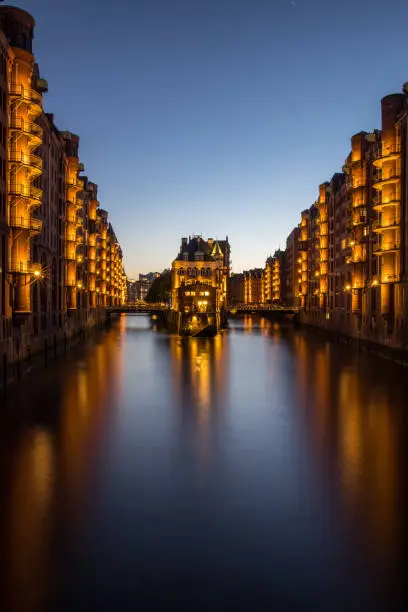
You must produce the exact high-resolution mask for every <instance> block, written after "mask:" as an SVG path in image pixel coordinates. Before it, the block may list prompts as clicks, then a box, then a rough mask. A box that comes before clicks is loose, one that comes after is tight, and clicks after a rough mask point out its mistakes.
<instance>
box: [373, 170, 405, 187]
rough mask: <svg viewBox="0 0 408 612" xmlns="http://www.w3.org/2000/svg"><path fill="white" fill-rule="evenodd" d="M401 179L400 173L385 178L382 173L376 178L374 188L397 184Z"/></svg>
mask: <svg viewBox="0 0 408 612" xmlns="http://www.w3.org/2000/svg"><path fill="white" fill-rule="evenodd" d="M400 178H401V175H400V174H399V173H398V172H393V173H391V174H389V175H388V176H384V175H383V173H382V172H379V173H378V174H377V176H375V177H374V183H373V186H374V187H375V188H377V187H382V186H383V185H386V184H387V183H395V182H396V181H399V180H400Z"/></svg>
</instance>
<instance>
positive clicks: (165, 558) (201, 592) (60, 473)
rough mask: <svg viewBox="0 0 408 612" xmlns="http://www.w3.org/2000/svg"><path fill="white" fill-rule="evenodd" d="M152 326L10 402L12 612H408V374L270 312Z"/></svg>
mask: <svg viewBox="0 0 408 612" xmlns="http://www.w3.org/2000/svg"><path fill="white" fill-rule="evenodd" d="M148 325H149V322H148V319H146V318H143V317H130V318H128V319H126V318H125V317H123V318H122V319H121V321H120V324H119V325H118V327H117V328H116V329H112V330H111V331H110V332H109V333H108V334H106V335H105V336H103V337H102V339H101V340H100V342H99V343H94V344H92V345H90V346H89V347H87V349H86V351H82V354H79V355H78V356H76V357H75V358H72V360H70V361H69V362H65V363H62V364H59V365H57V366H52V367H50V368H49V369H48V370H47V371H43V372H37V373H34V374H33V375H31V376H29V377H28V378H26V379H25V380H24V382H23V384H22V386H21V387H20V389H19V391H18V394H17V396H16V395H14V396H13V398H10V399H9V400H8V402H7V405H5V402H4V401H3V402H2V408H3V409H2V411H1V414H0V545H1V546H0V562H1V566H0V608H1V609H2V610H13V611H14V610H27V611H29V612H32V611H35V612H37V611H41V612H42V611H43V610H56V611H59V610H63V611H64V612H65V611H70V612H71V611H77V610H105V609H107V610H118V611H119V610H120V611H122V610H149V611H150V610H152V611H154V610H157V609H165V610H173V609H174V610H181V609H183V610H184V609H188V610H191V611H192V612H193V611H194V610H236V609H240V610H241V609H245V610H268V611H269V610H328V611H329V610H330V611H331V610H346V608H351V609H357V608H359V609H361V610H398V609H400V607H399V606H400V605H402V603H403V599H402V598H403V582H404V577H405V568H406V566H405V564H406V557H407V556H406V552H407V544H406V542H405V540H406V539H407V533H406V531H407V530H406V509H407V504H406V499H407V495H406V494H407V482H406V469H405V467H406V465H407V448H408V441H407V431H408V427H407V425H408V418H407V417H408V381H407V379H408V371H407V370H403V369H402V368H400V367H398V366H395V365H393V364H390V363H388V362H385V361H382V360H380V359H378V358H375V357H371V356H369V355H358V354H356V353H355V352H354V351H352V350H351V349H350V348H348V347H345V346H338V345H330V344H329V343H326V342H325V341H323V340H322V339H320V338H318V337H315V336H313V335H312V334H308V333H306V332H293V330H291V329H280V328H278V327H276V326H275V327H274V326H272V325H271V324H269V323H267V322H264V321H263V320H259V319H252V318H250V317H248V318H246V319H242V320H241V321H240V322H236V323H235V325H234V327H232V328H231V330H230V331H229V332H228V333H224V334H223V335H221V336H218V337H217V338H215V339H211V340H210V339H196V340H183V341H182V340H180V339H179V338H177V337H168V336H166V335H163V334H159V333H155V332H152V331H149V329H148ZM1 602H4V604H2V603H1Z"/></svg>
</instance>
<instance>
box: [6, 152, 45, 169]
mask: <svg viewBox="0 0 408 612" xmlns="http://www.w3.org/2000/svg"><path fill="white" fill-rule="evenodd" d="M9 159H10V161H11V162H12V163H14V164H21V165H22V166H26V167H27V168H29V169H30V170H31V172H32V173H33V174H36V175H39V174H41V172H42V165H43V163H42V159H41V157H38V155H33V154H32V153H25V152H24V151H16V150H13V149H12V150H11V151H10V157H9Z"/></svg>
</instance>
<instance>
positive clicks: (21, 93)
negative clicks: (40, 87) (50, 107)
mask: <svg viewBox="0 0 408 612" xmlns="http://www.w3.org/2000/svg"><path fill="white" fill-rule="evenodd" d="M9 96H10V97H11V98H16V97H19V98H22V99H23V100H26V101H27V102H31V103H33V104H37V105H38V106H41V107H42V96H41V94H40V93H38V91H35V89H29V88H28V87H24V86H23V85H16V84H15V83H11V85H10V86H9Z"/></svg>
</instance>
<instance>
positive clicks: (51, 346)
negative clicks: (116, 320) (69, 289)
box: [0, 308, 110, 394]
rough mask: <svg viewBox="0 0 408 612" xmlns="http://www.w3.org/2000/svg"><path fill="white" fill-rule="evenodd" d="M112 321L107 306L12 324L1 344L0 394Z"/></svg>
mask: <svg viewBox="0 0 408 612" xmlns="http://www.w3.org/2000/svg"><path fill="white" fill-rule="evenodd" d="M109 324H110V317H109V316H108V312H107V309H106V308H95V309H90V310H88V311H85V312H81V311H80V310H78V311H72V312H70V313H68V314H66V315H65V317H64V318H63V319H62V320H61V321H55V322H54V321H53V320H52V319H51V320H50V319H49V318H46V319H44V320H43V321H41V319H40V320H39V321H38V322H37V321H36V320H34V319H33V320H31V321H30V322H27V324H24V325H19V326H13V327H12V332H11V333H10V335H9V337H8V338H5V339H3V340H2V341H1V343H0V394H1V393H2V392H4V391H5V390H6V388H7V386H8V385H9V384H10V383H12V382H14V381H16V380H19V379H21V378H22V377H23V376H24V374H25V373H26V372H28V371H31V370H32V369H33V368H35V367H43V366H44V365H47V364H48V363H49V362H50V361H52V360H55V359H57V358H58V357H61V356H64V355H66V354H67V353H68V352H69V350H70V349H71V348H72V347H73V346H76V345H77V344H79V343H81V342H85V341H86V340H87V339H88V338H89V336H91V335H92V334H94V333H95V332H98V331H99V330H101V329H104V328H106V327H107V326H108V325H109Z"/></svg>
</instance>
